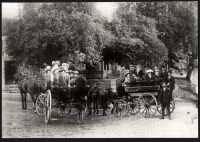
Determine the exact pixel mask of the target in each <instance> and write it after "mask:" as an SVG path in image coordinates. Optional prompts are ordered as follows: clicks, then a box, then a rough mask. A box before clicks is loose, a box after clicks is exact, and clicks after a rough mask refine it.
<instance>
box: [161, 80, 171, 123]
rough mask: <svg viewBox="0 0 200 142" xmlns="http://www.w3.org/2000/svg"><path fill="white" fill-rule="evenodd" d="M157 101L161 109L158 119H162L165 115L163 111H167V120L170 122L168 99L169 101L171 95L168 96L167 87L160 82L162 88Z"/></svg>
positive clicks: (164, 83)
mask: <svg viewBox="0 0 200 142" xmlns="http://www.w3.org/2000/svg"><path fill="white" fill-rule="evenodd" d="M159 94H160V95H159V97H160V98H159V99H160V102H161V108H162V117H161V118H160V119H164V115H165V109H166V111H167V115H168V118H169V119H170V120H171V119H172V118H171V114H170V99H171V96H170V95H171V94H170V89H169V88H168V87H167V84H166V82H165V81H164V82H162V87H161V89H160V92H159Z"/></svg>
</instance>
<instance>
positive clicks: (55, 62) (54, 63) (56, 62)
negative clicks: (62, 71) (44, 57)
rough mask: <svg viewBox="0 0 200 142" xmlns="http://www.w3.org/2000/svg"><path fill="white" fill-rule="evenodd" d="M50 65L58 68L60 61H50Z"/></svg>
mask: <svg viewBox="0 0 200 142" xmlns="http://www.w3.org/2000/svg"><path fill="white" fill-rule="evenodd" d="M52 65H53V66H54V65H58V66H60V61H52Z"/></svg>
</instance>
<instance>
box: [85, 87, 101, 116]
mask: <svg viewBox="0 0 200 142" xmlns="http://www.w3.org/2000/svg"><path fill="white" fill-rule="evenodd" d="M89 85H90V86H89V87H90V89H89V91H88V98H87V99H88V100H87V106H88V110H89V115H91V114H92V107H93V114H95V113H96V114H98V113H99V109H98V105H99V103H98V95H97V91H98V88H97V86H96V84H89Z"/></svg>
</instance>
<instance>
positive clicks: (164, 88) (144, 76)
mask: <svg viewBox="0 0 200 142" xmlns="http://www.w3.org/2000/svg"><path fill="white" fill-rule="evenodd" d="M129 67H130V70H129V72H128V73H127V74H126V75H125V80H124V85H125V86H127V85H130V84H131V83H133V82H136V81H137V80H143V81H151V80H154V81H157V82H158V84H160V86H161V87H160V91H159V100H160V102H161V107H162V117H161V119H164V112H165V111H164V110H165V109H166V110H167V115H168V117H169V119H171V114H170V101H171V100H172V93H173V90H174V88H175V78H174V77H173V76H172V70H169V71H166V68H165V67H162V68H161V69H159V68H158V67H155V68H154V70H152V69H148V68H145V70H144V71H143V70H140V71H139V72H138V73H137V71H136V69H135V68H134V66H133V65H130V66H129Z"/></svg>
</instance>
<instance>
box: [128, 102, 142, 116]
mask: <svg viewBox="0 0 200 142" xmlns="http://www.w3.org/2000/svg"><path fill="white" fill-rule="evenodd" d="M127 103H128V107H129V109H128V113H130V114H132V115H135V114H137V113H138V112H139V111H140V103H139V101H138V99H136V98H134V99H129V100H128V101H127Z"/></svg>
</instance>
